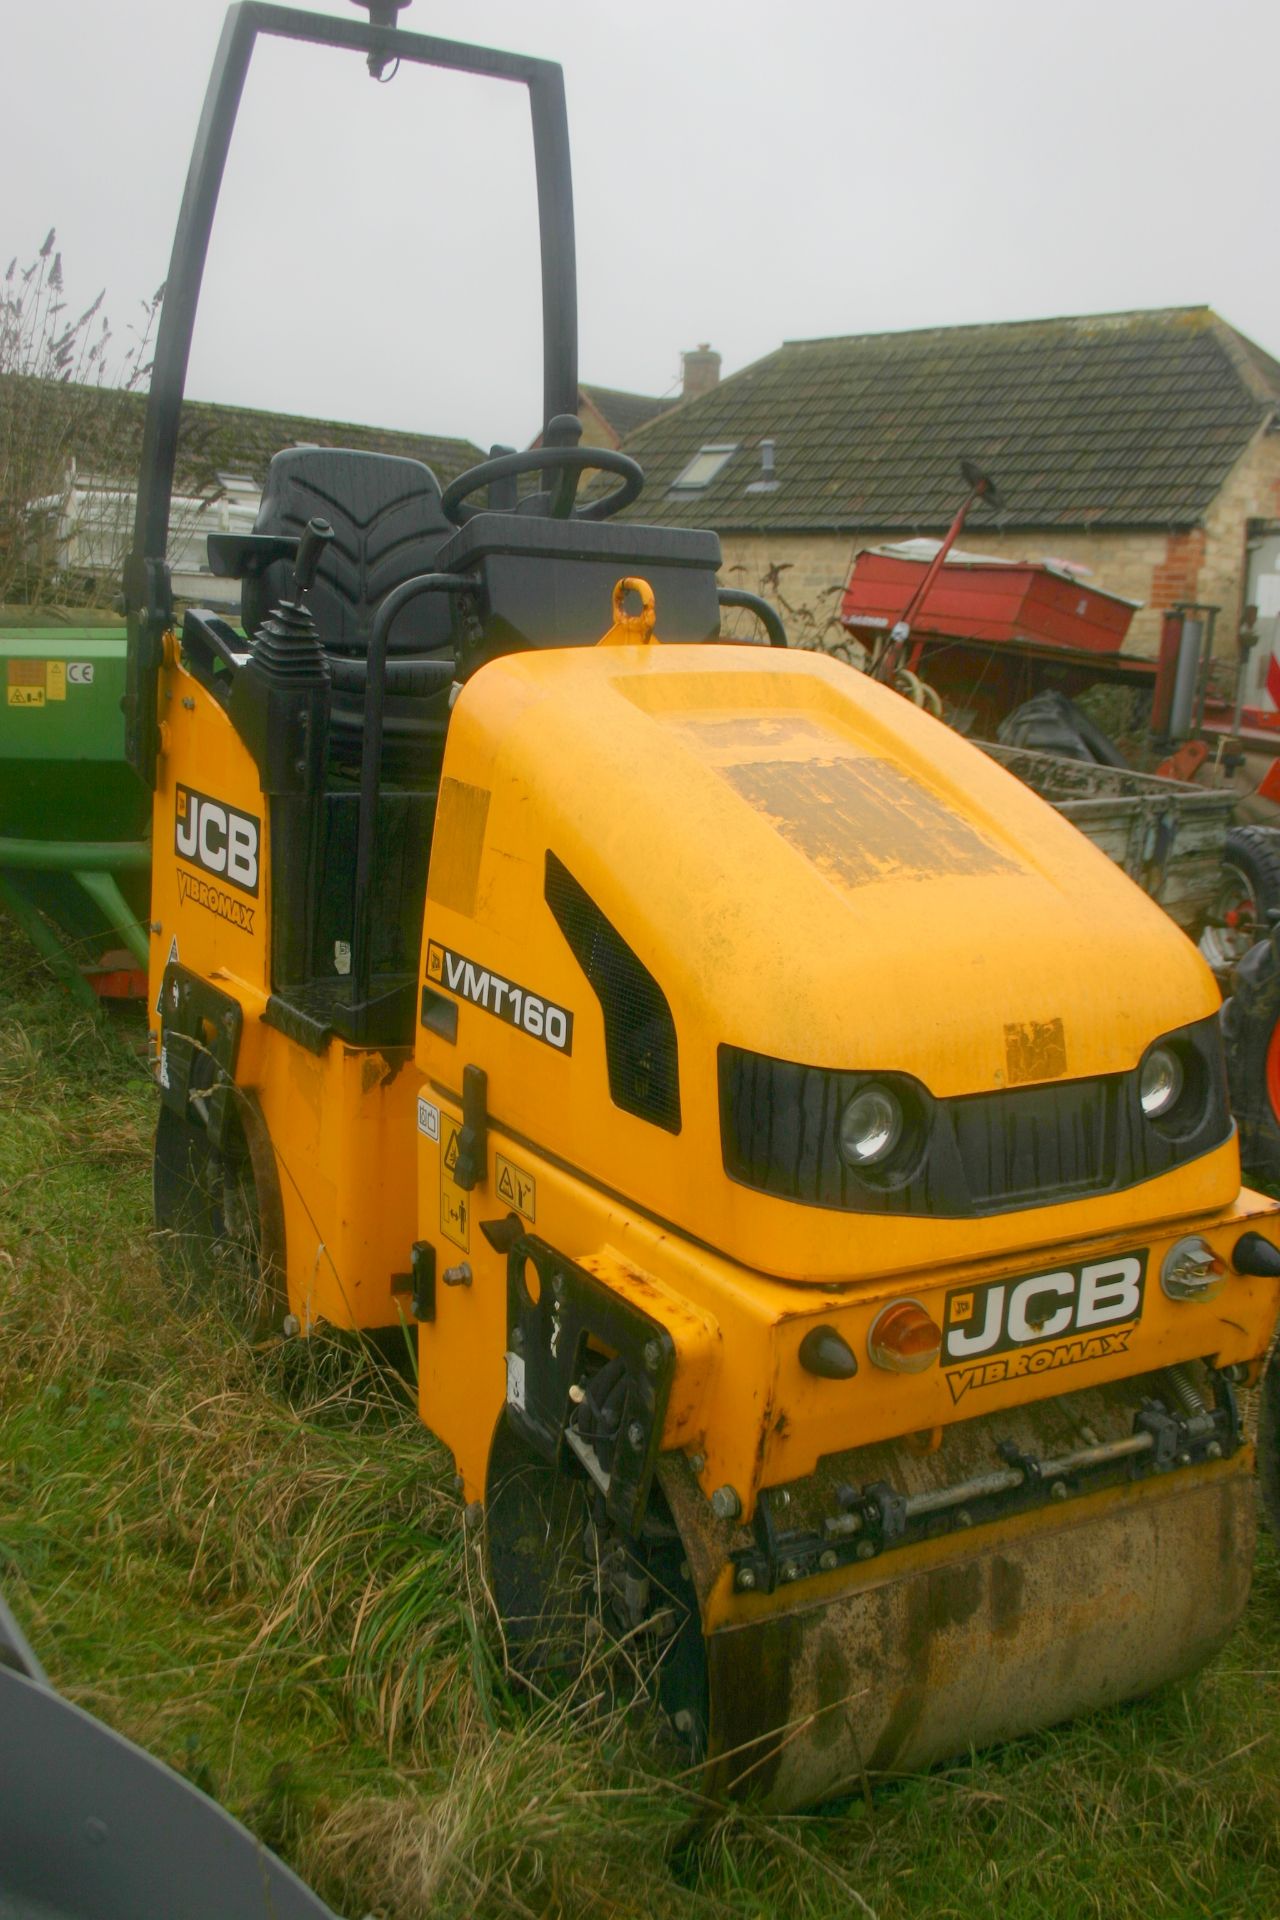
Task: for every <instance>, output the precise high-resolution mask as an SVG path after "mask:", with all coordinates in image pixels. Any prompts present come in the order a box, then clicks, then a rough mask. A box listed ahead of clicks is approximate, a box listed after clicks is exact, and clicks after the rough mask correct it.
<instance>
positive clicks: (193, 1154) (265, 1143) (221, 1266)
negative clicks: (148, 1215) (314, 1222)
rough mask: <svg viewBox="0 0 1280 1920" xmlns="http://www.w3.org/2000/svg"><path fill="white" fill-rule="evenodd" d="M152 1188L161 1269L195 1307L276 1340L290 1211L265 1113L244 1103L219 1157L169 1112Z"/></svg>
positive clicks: (245, 1098)
mask: <svg viewBox="0 0 1280 1920" xmlns="http://www.w3.org/2000/svg"><path fill="white" fill-rule="evenodd" d="M152 1188H153V1195H154V1202H155V1221H156V1228H157V1240H158V1244H159V1248H160V1258H161V1263H162V1266H163V1268H164V1272H165V1277H166V1279H167V1280H168V1281H169V1283H170V1285H171V1287H172V1288H173V1290H174V1292H175V1294H177V1296H178V1297H179V1298H180V1299H182V1300H183V1301H184V1302H185V1303H187V1304H189V1305H197V1306H212V1305H215V1304H216V1305H217V1306H218V1307H219V1308H220V1309H221V1310H222V1311H223V1312H224V1313H225V1314H226V1315H227V1317H228V1318H229V1319H230V1320H231V1321H232V1323H233V1324H234V1325H235V1326H236V1327H237V1328H238V1329H239V1330H240V1331H241V1332H242V1333H244V1334H245V1335H246V1336H247V1337H248V1338H250V1339H253V1340H263V1339H267V1338H269V1337H270V1336H271V1335H273V1334H277V1335H278V1334H279V1332H280V1330H281V1325H282V1322H283V1319H284V1315H285V1311H286V1305H287V1302H286V1297H285V1290H284V1284H283V1275H284V1270H285V1268H284V1209H283V1204H282V1201H281V1197H280V1187H279V1181H278V1178H277V1175H276V1167H275V1155H274V1153H273V1152H272V1149H271V1143H270V1139H269V1137H268V1135H267V1128H266V1122H265V1120H264V1119H263V1117H262V1110H261V1108H260V1107H259V1106H258V1103H257V1101H256V1100H255V1099H254V1097H253V1096H252V1095H251V1094H244V1093H241V1094H240V1095H239V1096H238V1101H237V1111H236V1115H235V1116H234V1117H233V1118H232V1119H231V1121H230V1124H229V1126H228V1129H227V1138H226V1140H225V1142H224V1144H223V1145H222V1146H221V1147H217V1146H215V1145H214V1143H213V1141H212V1140H211V1139H210V1137H209V1134H208V1132H207V1131H206V1129H205V1128H204V1127H203V1126H202V1125H200V1124H199V1123H198V1122H196V1121H189V1120H184V1119H182V1118H181V1116H180V1115H178V1114H176V1113H175V1112H174V1111H173V1110H172V1108H170V1107H167V1106H162V1107H161V1109H160V1117H159V1120H158V1121H157V1123H156V1139H155V1157H154V1162H153V1176H152Z"/></svg>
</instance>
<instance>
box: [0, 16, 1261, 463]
mask: <svg viewBox="0 0 1280 1920" xmlns="http://www.w3.org/2000/svg"><path fill="white" fill-rule="evenodd" d="M317 4H318V10H321V11H328V12H332V13H338V14H345V15H349V14H350V13H351V7H350V5H349V4H348V0H317ZM223 12H224V7H223V4H222V0H35V3H34V4H32V0H0V23H2V24H3V42H2V44H3V47H4V68H5V84H4V89H3V97H4V111H3V115H0V167H2V169H3V173H2V176H0V177H2V178H3V181H4V190H3V194H2V195H0V226H2V231H0V252H2V253H3V263H7V261H8V259H9V257H10V255H12V254H15V253H16V254H17V255H18V256H19V259H20V260H26V259H29V258H30V257H31V256H32V255H33V254H34V252H35V249H36V248H37V247H38V246H39V244H40V242H41V240H42V239H43V237H44V234H45V232H46V230H47V229H48V227H49V226H51V225H56V227H57V230H58V242H59V245H60V247H61V248H62V251H63V255H64V262H65V270H66V275H67V282H68V289H69V297H70V298H71V300H73V301H79V300H83V303H84V304H87V303H88V301H89V300H90V299H91V298H92V297H93V295H94V294H95V293H96V292H97V291H98V288H99V287H100V286H102V287H105V288H106V290H107V301H106V308H107V311H108V312H109V313H110V315H111V317H112V320H113V323H114V325H115V328H116V331H117V334H118V335H120V336H122V335H123V332H124V328H125V325H126V324H127V322H128V321H129V319H130V317H131V316H132V315H133V314H134V313H135V312H136V309H137V303H138V302H139V301H140V300H141V298H142V297H143V296H145V295H147V294H149V293H150V292H151V291H152V290H153V289H154V287H155V286H156V285H157V283H158V282H159V281H161V280H162V279H163V278H164V275H165V273H166V271H167V266H168V256H169V246H170V241H171V238H172V230H173V224H174V219H175V216H176V213H177V208H178V202H179V199H180V195H181V189H182V181H183V176H184V174H185V170H186V163H187V156H188V152H189V148H190V144H191V137H192V133H193V130H194V125H195V121H196V119H197V116H198V113H199V107H200V101H201V97H202V94H203V90H204V84H205V79H206V75H207V72H208V68H209V64H210V60H211V57H212V54H213V50H214V47H215V44H216V41H217V36H218V31H219V27H220V23H221V19H222V15H223ZM402 18H403V21H404V24H405V25H406V26H409V27H414V28H417V29H419V30H421V31H426V32H433V33H440V34H444V35H447V36H456V37H458V38H463V39H469V40H474V41H481V42H485V43H488V44H491V45H495V46H504V47H509V48H512V49H515V50H517V51H521V52H528V53H536V54H541V55H543V56H546V57H551V58H554V59H557V60H559V61H560V62H561V64H562V65H563V67H564V69H565V78H566V87H567V92H568V102H569V119H570V128H571V134H572V141H573V156H574V171H575V193H576V201H577V232H578V270H579V308H580V325H581V354H580V367H581V374H582V378H583V379H584V380H586V381H589V382H590V381H595V382H597V383H599V384H601V385H607V386H616V387H625V388H630V389H633V390H635V391H638V392H643V393H668V392H672V391H674V390H675V389H676V387H677V385H678V380H679V371H680V351H681V349H682V348H684V347H690V346H694V345H696V344H697V343H698V342H700V341H704V340H705V341H710V342H711V343H712V345H714V346H715V347H718V348H719V350H720V352H721V353H722V354H723V356H724V371H725V372H726V373H730V372H733V371H736V370H737V369H738V368H740V367H743V366H745V365H747V364H748V363H749V362H751V361H752V360H755V359H758V358H760V356H761V355H763V354H765V353H768V352H769V351H770V350H771V349H772V348H773V347H775V346H776V345H778V343H779V342H780V341H782V340H784V339H802V338H807V337H814V336H818V335H824V334H841V333H863V332H874V331H879V330H883V329H898V328H905V327H922V326H943V325H948V324H951V323H956V322H964V321H976V320H1013V319H1024V318H1029V317H1035V316H1043V315H1051V314H1071V313H1088V312H1105V311H1113V310H1118V309H1125V308H1133V307H1157V306H1177V305H1184V304H1188V305H1189V304H1198V303H1208V304H1210V305H1212V306H1214V307H1215V308H1217V310H1218V311H1219V312H1220V313H1221V314H1223V315H1224V316H1225V317H1226V318H1227V319H1228V320H1230V321H1232V322H1233V323H1234V324H1235V325H1236V326H1238V327H1239V328H1241V329H1242V331H1244V332H1245V333H1247V334H1249V335H1251V336H1252V337H1253V338H1254V339H1255V340H1257V341H1258V342H1259V343H1260V344H1261V345H1263V346H1264V347H1267V348H1268V349H1269V350H1270V351H1271V352H1273V353H1276V354H1277V355H1280V298H1278V296H1280V248H1277V246H1276V243H1275V237H1274V230H1273V226H1272V221H1273V218H1274V196H1275V182H1276V177H1277V164H1276V163H1277V151H1278V148H1280V138H1278V135H1277V126H1278V124H1280V123H1278V121H1277V114H1276V109H1275V104H1274V93H1275V79H1276V76H1277V74H1280V6H1277V5H1276V4H1275V0H1213V4H1212V6H1210V5H1209V4H1208V3H1207V0H1203V3H1202V4H1192V3H1191V0H1072V4H1070V5H1063V4H1062V0H982V4H980V5H976V6H975V5H958V4H944V3H943V0H898V3H897V4H896V5H895V4H893V0H888V4H886V0H875V3H874V4H872V3H871V0H843V3H842V4H834V0H786V4H777V3H776V0H775V3H774V4H769V3H768V0H626V3H625V4H623V3H622V0H540V4H539V5H537V6H536V7H534V6H529V5H527V4H516V0H416V4H414V5H413V6H412V7H411V8H410V9H409V11H408V13H407V14H405V15H404V16H402ZM3 263H0V265H2V264H3ZM540 355H541V345H540V322H539V312H538V288H537V252H536V226H535V206H534V197H533V178H532V150H531V142H530V138H529V129H528V113H527V107H526V106H525V104H524V96H523V92H522V90H518V89H515V88H512V87H510V86H504V85H502V84H501V83H497V82H483V81H470V80H460V79H458V78H457V77H455V76H451V75H447V74H428V73H426V72H424V71H423V70H421V69H418V70H409V69H405V70H403V71H402V72H401V73H400V75H399V76H398V77H397V78H396V79H395V80H394V81H393V82H392V83H391V84H390V85H389V86H383V87H377V86H375V85H374V84H373V83H372V82H371V81H370V79H369V77H368V75H367V74H366V73H365V70H364V66H363V63H362V62H361V61H360V60H359V59H358V58H357V57H354V56H351V55H343V54H338V53H334V52H330V51H324V50H317V49H297V48H293V49H290V48H288V47H282V46H279V45H275V46H270V47H268V48H267V49H266V50H265V52H264V53H263V54H260V55H259V56H258V59H257V60H256V61H255V71H254V73H253V74H252V75H251V78H250V84H249V87H248V88H247V90H246V94H245V101H244V105H243V107H242V109H241V117H240V122H239V126H238V129H237V138H236V144H235V147H234V149H233V154H232V160H231V164H230V166H229V168H228V173H227V179H226V183H225V186H224V190H223V196H222V203H221V207H220V210H219V217H218V221H217V224H216V226H215V231H214V244H213V248H212V250H211V254H210V261H209V270H208V275H207V277H206V282H205V297H204V303H203V305H202V308H201V316H200V321H199V324H198V328H197V334H196V344H195V350H194V354H193V358H192V365H191V372H190V378H189V382H188V392H189V393H190V394H192V395H193V396H196V397H199V398H201V399H209V400H222V401H229V402H239V403H242V404H245V405H250V406H260V407H278V408H280V409H283V410H287V411H290V412H297V413H305V414H313V415H318V416H322V417H325V418H331V419H334V418H336V419H352V420H361V421H373V422H378V423H380V424H384V425H388V426H395V427H402V428H406V429H412V430H416V431H424V432H440V433H454V434H461V435H465V436H467V437H468V438H470V439H472V440H475V441H477V442H478V443H479V444H481V445H482V446H487V445H488V444H489V443H490V441H494V440H504V441H512V442H516V443H518V444H525V443H526V442H527V441H528V440H529V439H530V438H531V437H532V436H533V434H534V433H535V432H536V431H537V429H538V427H539V425H540V399H541V394H540V381H541V373H540V364H541V362H540Z"/></svg>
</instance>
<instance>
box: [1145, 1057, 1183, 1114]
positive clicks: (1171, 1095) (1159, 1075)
mask: <svg viewBox="0 0 1280 1920" xmlns="http://www.w3.org/2000/svg"><path fill="white" fill-rule="evenodd" d="M1182 1077H1183V1076H1182V1062H1181V1061H1180V1060H1179V1058H1178V1056H1177V1054H1176V1053H1174V1052H1172V1051H1171V1050H1170V1048H1168V1047H1152V1049H1151V1051H1150V1053H1149V1054H1148V1055H1147V1057H1146V1059H1145V1060H1144V1061H1143V1063H1142V1072H1141V1074H1140V1076H1139V1079H1138V1098H1139V1100H1141V1102H1142V1111H1143V1112H1144V1113H1145V1114H1146V1116H1147V1118H1148V1120H1158V1119H1159V1118H1160V1116H1161V1115H1162V1114H1165V1113H1168V1111H1169V1109H1170V1107H1172V1106H1173V1105H1174V1104H1175V1103H1176V1101H1177V1098H1178V1095H1179V1094H1180V1093H1181V1092H1182Z"/></svg>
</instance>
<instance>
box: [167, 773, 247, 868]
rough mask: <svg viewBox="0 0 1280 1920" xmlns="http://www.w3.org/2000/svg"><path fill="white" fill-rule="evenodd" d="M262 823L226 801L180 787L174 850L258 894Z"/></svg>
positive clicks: (182, 856) (194, 862)
mask: <svg viewBox="0 0 1280 1920" xmlns="http://www.w3.org/2000/svg"><path fill="white" fill-rule="evenodd" d="M259 833H260V822H259V820H258V818H257V815H256V814H252V813H240V812H239V811H238V810H237V809H236V808H235V807H229V806H227V805H226V803H225V801H222V800H211V799H210V797H209V795H208V794H207V793H197V792H196V790H195V788H194V787H179V788H178V798H177V804H176V808H175V812H174V821H173V845H174V851H175V852H176V853H177V854H178V855H179V857H180V858H181V859H183V860H190V861H191V863H192V865H193V866H197V867H203V868H204V870H205V872H206V873H216V874H217V875H218V876H219V878H220V879H223V880H226V881H228V882H229V883H230V884H231V885H232V886H233V887H239V889H240V891H241V892H242V893H251V894H254V895H256V894H257V891H258V843H259Z"/></svg>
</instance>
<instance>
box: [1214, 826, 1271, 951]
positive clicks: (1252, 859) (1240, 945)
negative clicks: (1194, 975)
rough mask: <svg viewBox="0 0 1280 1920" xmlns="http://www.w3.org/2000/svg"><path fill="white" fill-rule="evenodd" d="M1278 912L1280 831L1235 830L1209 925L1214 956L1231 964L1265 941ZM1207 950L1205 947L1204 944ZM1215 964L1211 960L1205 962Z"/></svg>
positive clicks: (1226, 847) (1224, 853) (1230, 836)
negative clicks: (1211, 932) (1261, 941)
mask: <svg viewBox="0 0 1280 1920" xmlns="http://www.w3.org/2000/svg"><path fill="white" fill-rule="evenodd" d="M1277 912H1280V828H1277V827H1232V829H1231V831H1230V833H1229V834H1228V835H1227V838H1226V841H1225V843H1224V846H1223V849H1222V875H1221V879H1220V880H1219V883H1218V892H1217V896H1216V898H1215V900H1214V904H1213V909H1212V911H1211V913H1210V916H1209V924H1210V927H1211V928H1212V929H1213V938H1214V942H1215V953H1216V954H1217V955H1218V956H1219V957H1220V959H1221V960H1224V961H1227V962H1229V963H1233V962H1236V961H1239V960H1243V958H1244V956H1245V954H1246V953H1248V951H1249V949H1250V947H1252V946H1253V945H1254V944H1255V942H1256V941H1258V940H1261V939H1263V938H1264V937H1265V935H1266V932H1267V929H1268V927H1269V926H1270V925H1271V915H1272V914H1273V913H1277ZM1202 944H1203V943H1202ZM1206 957H1208V958H1209V959H1210V964H1211V965H1212V964H1213V956H1206Z"/></svg>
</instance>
